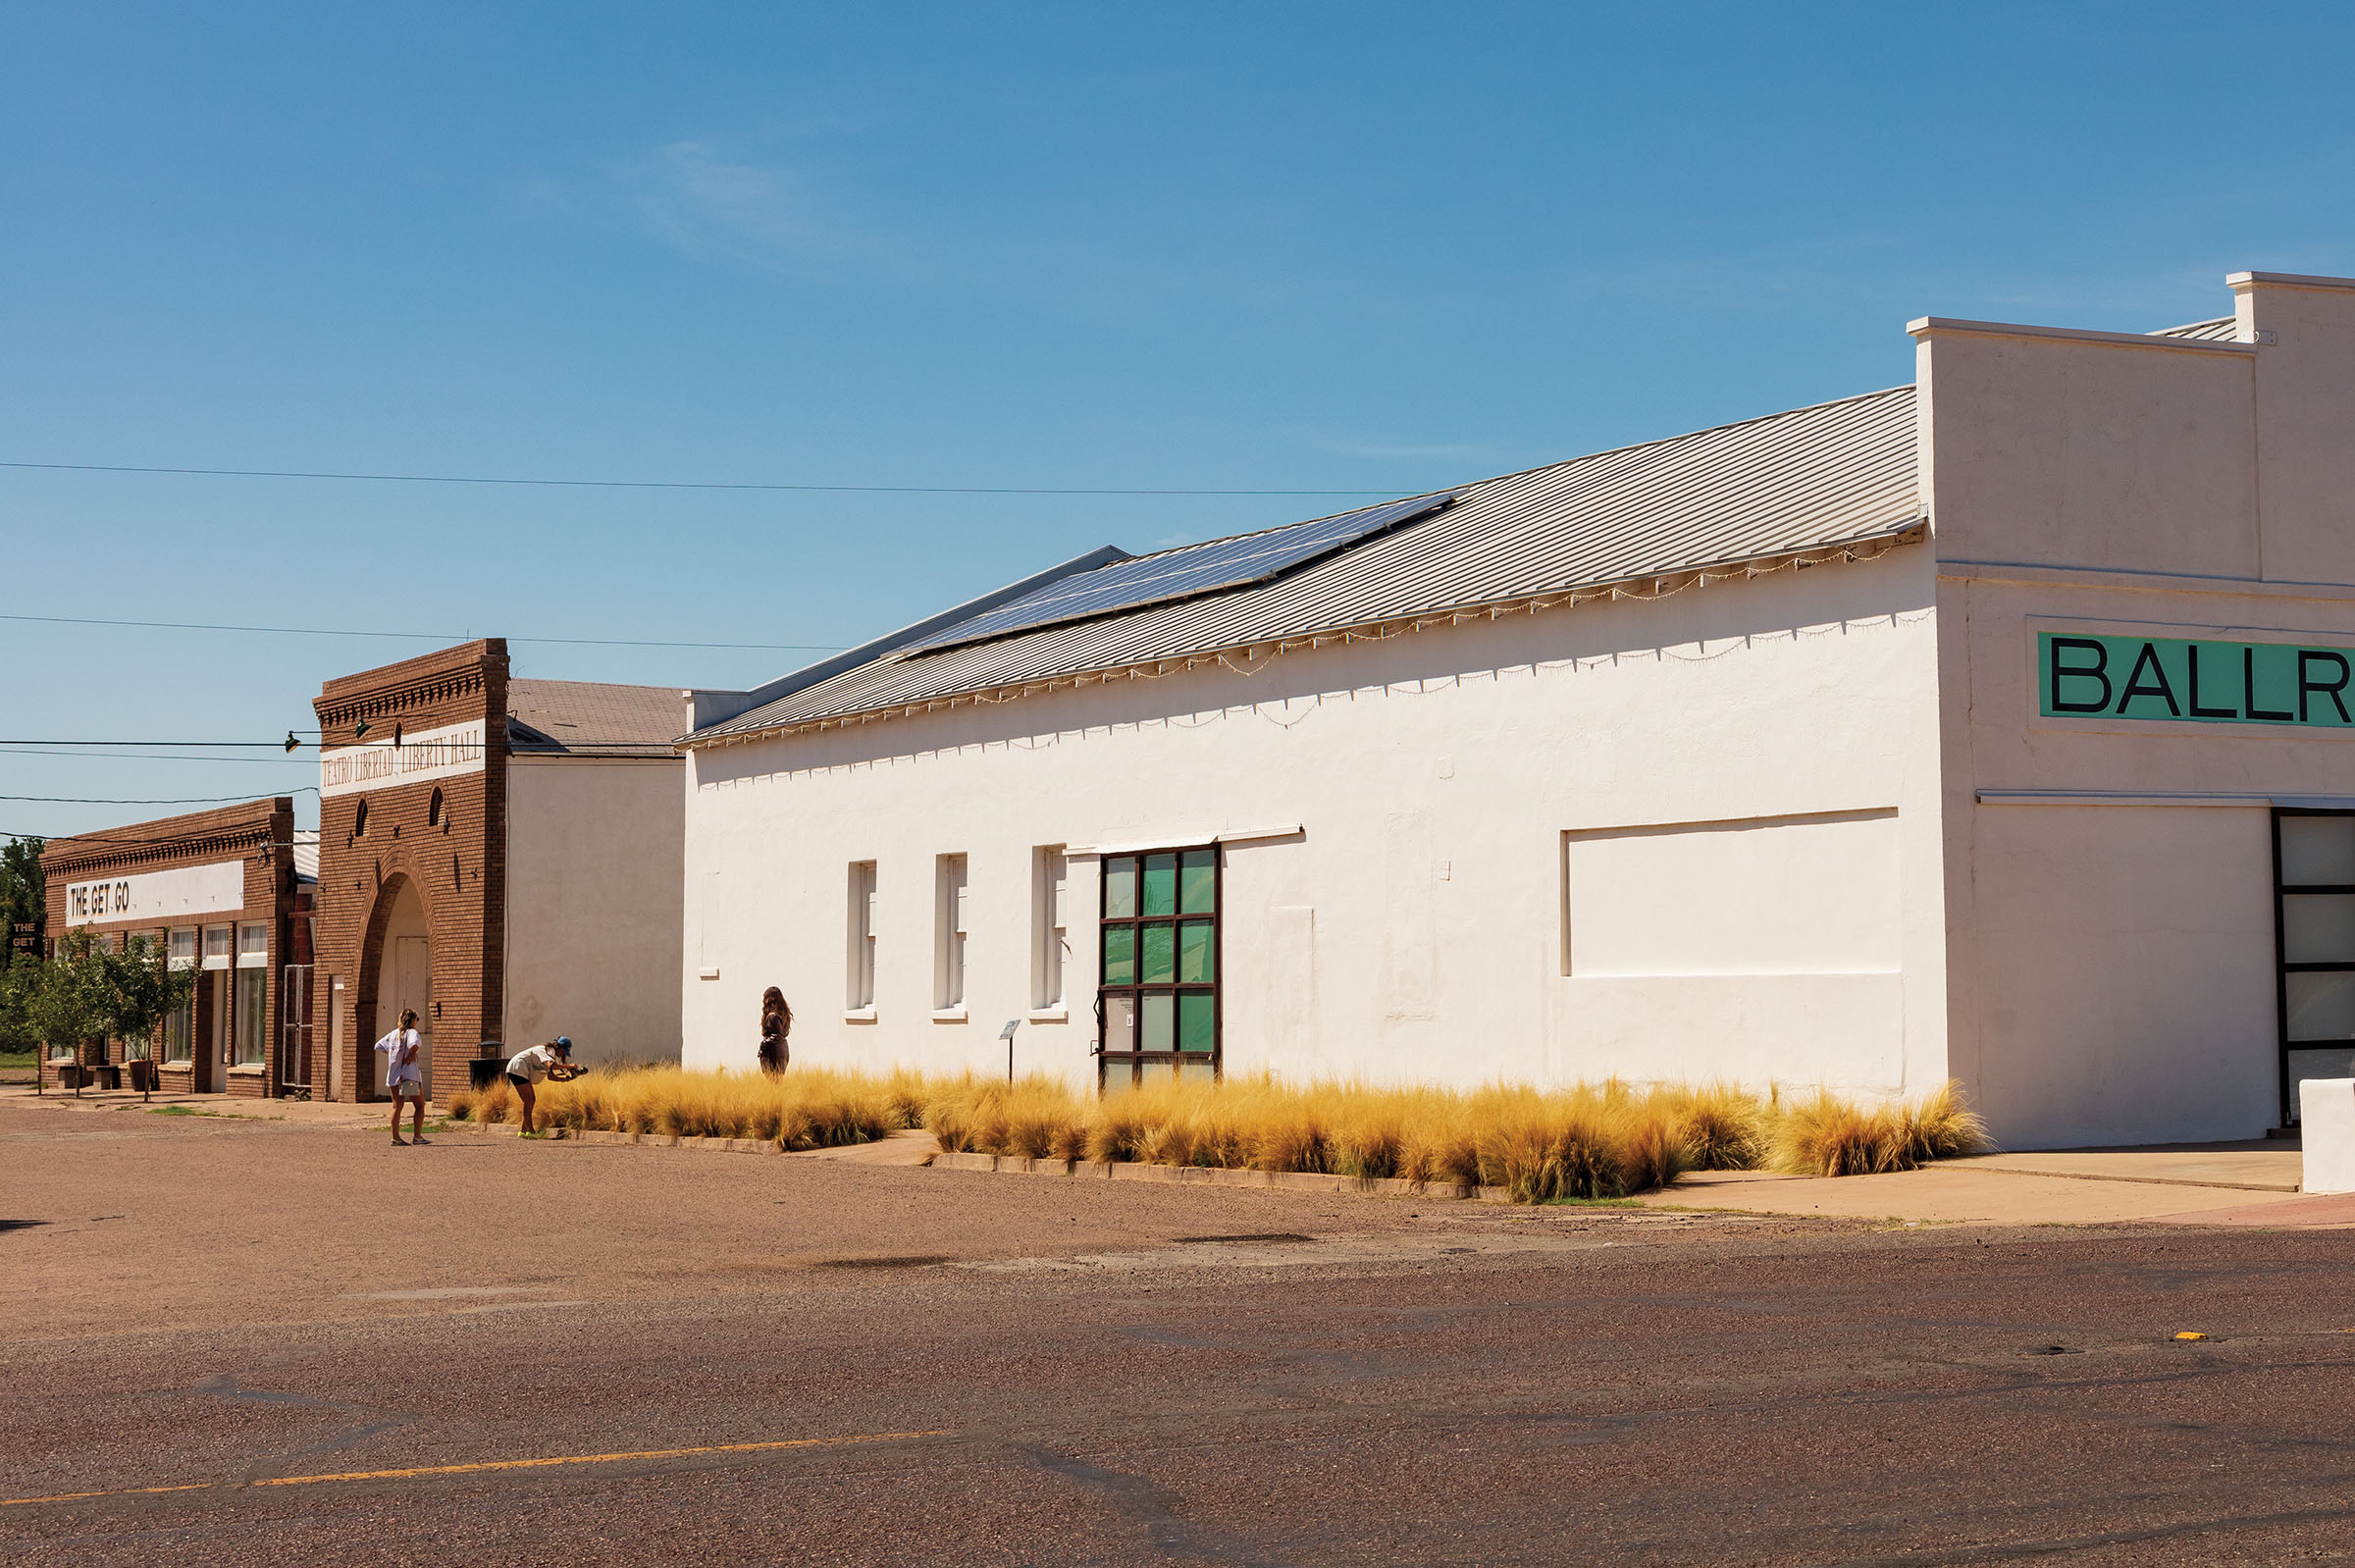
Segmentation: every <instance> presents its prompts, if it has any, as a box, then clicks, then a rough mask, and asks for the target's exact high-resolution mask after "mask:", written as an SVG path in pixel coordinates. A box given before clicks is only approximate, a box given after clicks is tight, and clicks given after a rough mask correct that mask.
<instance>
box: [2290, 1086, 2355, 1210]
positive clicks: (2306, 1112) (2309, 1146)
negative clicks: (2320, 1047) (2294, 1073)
mask: <svg viewBox="0 0 2355 1568" xmlns="http://www.w3.org/2000/svg"><path fill="white" fill-rule="evenodd" d="M2298 1101H2299V1106H2298V1132H2299V1135H2300V1137H2301V1139H2302V1146H2303V1147H2304V1149H2305V1151H2306V1159H2305V1173H2304V1175H2303V1176H2301V1177H2300V1179H2299V1182H2298V1190H2300V1191H2301V1192H2355V1078H2305V1079H2302V1080H2301V1081H2300V1082H2299V1084H2298Z"/></svg>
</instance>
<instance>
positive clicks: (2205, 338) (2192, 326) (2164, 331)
mask: <svg viewBox="0 0 2355 1568" xmlns="http://www.w3.org/2000/svg"><path fill="white" fill-rule="evenodd" d="M2151 336H2152V337H2154V338H2196V339H2198V340H2200V341H2202V342H2208V343H2228V342H2232V341H2234V340H2237V339H2238V338H2239V337H2240V322H2239V320H2238V319H2237V318H2235V317H2232V316H2219V317H2218V318H2217V319H2216V320H2214V321H2194V322H2186V323H2185V324H2184V325H2182V326H2180V327H2162V328H2160V329H2159V330H2158V331H2157V332H2155V333H2153V334H2151Z"/></svg>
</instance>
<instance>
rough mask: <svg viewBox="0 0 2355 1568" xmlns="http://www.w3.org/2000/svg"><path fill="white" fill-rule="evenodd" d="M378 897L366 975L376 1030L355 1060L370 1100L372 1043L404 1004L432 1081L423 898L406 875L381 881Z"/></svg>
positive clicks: (376, 1072)
mask: <svg viewBox="0 0 2355 1568" xmlns="http://www.w3.org/2000/svg"><path fill="white" fill-rule="evenodd" d="M377 901H378V902H377V910H376V923H377V926H378V931H379V935H378V939H377V941H376V943H375V972H374V973H372V974H370V975H368V976H367V979H368V981H369V989H370V990H371V991H372V992H373V993H374V996H375V999H376V1032H375V1034H373V1035H372V1036H370V1037H369V1038H368V1039H367V1040H366V1041H364V1042H357V1043H358V1045H359V1048H360V1049H361V1050H362V1051H363V1052H365V1053H366V1060H364V1061H363V1062H362V1063H361V1064H360V1074H361V1076H360V1081H362V1082H365V1083H367V1084H368V1085H369V1086H370V1095H371V1097H372V1098H378V1099H381V1098H383V1096H384V1093H385V1058H384V1057H382V1056H380V1055H378V1054H377V1053H376V1052H375V1051H374V1050H373V1049H371V1047H373V1046H374V1045H375V1043H376V1041H377V1040H378V1039H381V1038H382V1037H383V1036H384V1035H386V1034H387V1033H389V1032H390V1031H391V1030H392V1028H393V1027H394V1026H395V1025H397V1024H398V1023H399V1022H400V1015H401V1011H402V1010H403V1009H404V1008H407V1009H414V1010H415V1011H416V1014H417V1033H418V1035H419V1036H420V1037H421V1039H422V1041H423V1049H422V1051H421V1052H420V1056H419V1059H420V1062H421V1064H422V1066H423V1067H424V1069H425V1081H426V1082H427V1083H428V1084H429V1085H430V1084H431V1083H432V1082H433V1081H434V950H433V942H432V938H431V935H430V927H429V925H428V923H427V920H426V913H425V901H424V899H422V898H421V897H419V896H418V892H417V884H416V883H415V882H414V881H412V880H410V879H409V878H408V877H405V876H403V877H398V878H395V879H394V880H393V881H392V882H389V883H387V884H386V885H385V888H384V890H383V891H382V892H381V893H379V894H378V895H377Z"/></svg>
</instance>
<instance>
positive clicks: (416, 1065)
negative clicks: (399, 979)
mask: <svg viewBox="0 0 2355 1568" xmlns="http://www.w3.org/2000/svg"><path fill="white" fill-rule="evenodd" d="M423 1044H424V1042H423V1041H422V1040H420V1039H419V1038H418V1037H417V1011H416V1009H414V1008H403V1009H401V1010H400V1026H399V1027H398V1028H396V1029H394V1030H393V1031H392V1033H391V1034H388V1035H386V1036H385V1037H384V1038H383V1039H381V1040H379V1041H377V1042H376V1048H377V1049H378V1050H379V1051H382V1052H384V1054H385V1092H386V1093H388V1094H390V1095H392V1141H393V1142H394V1143H399V1142H400V1102H401V1100H402V1099H403V1098H406V1099H407V1100H408V1102H409V1105H410V1107H411V1117H412V1119H413V1121H414V1124H415V1132H414V1134H413V1135H414V1137H415V1138H416V1141H418V1142H419V1143H423V1142H424V1141H425V1067H424V1065H423V1063H421V1062H420V1061H419V1060H418V1058H419V1057H420V1055H421V1054H422V1052H421V1049H420V1048H421V1047H422V1046H423Z"/></svg>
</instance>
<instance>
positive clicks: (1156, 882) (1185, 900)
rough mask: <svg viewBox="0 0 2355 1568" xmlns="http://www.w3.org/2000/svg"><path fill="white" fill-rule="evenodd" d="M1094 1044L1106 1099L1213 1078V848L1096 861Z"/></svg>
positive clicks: (1216, 873)
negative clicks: (1152, 1082)
mask: <svg viewBox="0 0 2355 1568" xmlns="http://www.w3.org/2000/svg"><path fill="white" fill-rule="evenodd" d="M1102 864H1103V877H1104V897H1103V905H1102V909H1103V923H1102V929H1101V936H1100V943H1101V946H1100V950H1099V951H1100V955H1101V958H1102V964H1103V967H1102V970H1101V979H1100V982H1099V988H1098V990H1097V993H1096V1030H1097V1033H1096V1044H1097V1049H1098V1050H1099V1052H1100V1053H1101V1055H1102V1060H1103V1063H1104V1070H1103V1071H1104V1077H1103V1082H1104V1092H1105V1093H1106V1094H1117V1093H1119V1092H1120V1091H1122V1090H1123V1089H1126V1088H1129V1087H1132V1086H1133V1085H1135V1084H1137V1083H1140V1082H1143V1081H1144V1080H1145V1078H1146V1076H1147V1075H1148V1074H1151V1073H1156V1072H1160V1073H1174V1074H1176V1075H1177V1076H1179V1077H1201V1078H1204V1079H1212V1078H1216V1077H1217V1076H1218V1072H1219V962H1220V960H1219V902H1220V892H1221V886H1220V867H1219V851H1218V847H1217V846H1216V845H1204V846H1201V847H1199V848H1195V849H1174V850H1160V851H1155V852H1153V853H1151V854H1146V855H1108V856H1106V857H1105V858H1104V860H1103V862H1102Z"/></svg>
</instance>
